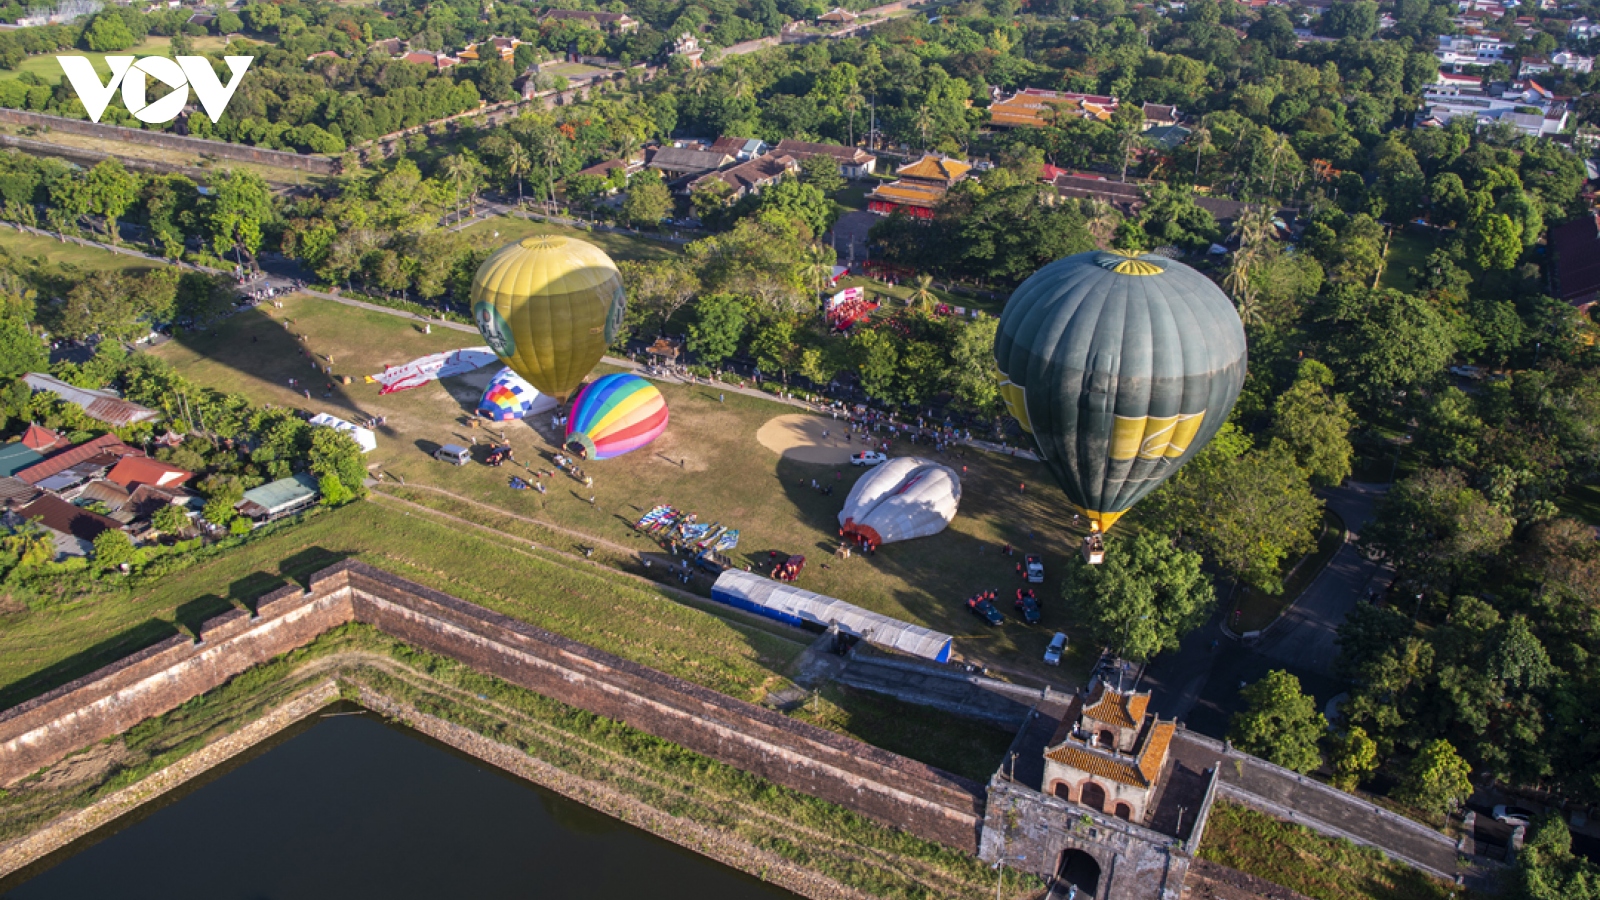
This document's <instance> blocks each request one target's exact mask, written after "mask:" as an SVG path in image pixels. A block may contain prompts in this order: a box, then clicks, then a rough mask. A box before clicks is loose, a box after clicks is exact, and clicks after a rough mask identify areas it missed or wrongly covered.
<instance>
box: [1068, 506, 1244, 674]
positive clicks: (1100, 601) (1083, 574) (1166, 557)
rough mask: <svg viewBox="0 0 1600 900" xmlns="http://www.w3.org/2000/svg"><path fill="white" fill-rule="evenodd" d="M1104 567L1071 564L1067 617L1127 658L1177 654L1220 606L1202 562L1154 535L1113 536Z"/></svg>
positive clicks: (1108, 546) (1092, 637)
mask: <svg viewBox="0 0 1600 900" xmlns="http://www.w3.org/2000/svg"><path fill="white" fill-rule="evenodd" d="M1106 544H1107V547H1106V555H1105V562H1104V563H1103V564H1102V565H1098V566H1091V565H1087V564H1079V563H1076V562H1074V563H1069V564H1068V566H1067V571H1066V575H1065V578H1064V580H1063V582H1062V586H1061V596H1062V598H1063V599H1064V600H1065V601H1066V604H1067V611H1068V615H1069V616H1071V618H1072V621H1073V622H1075V623H1077V625H1078V627H1079V628H1080V629H1082V630H1083V632H1084V633H1085V634H1087V636H1088V637H1089V638H1090V639H1092V640H1093V641H1095V642H1096V643H1098V644H1103V645H1105V646H1108V647H1113V648H1116V650H1117V652H1118V653H1119V654H1120V655H1122V656H1123V657H1124V658H1126V659H1133V660H1147V659H1149V658H1151V657H1152V656H1155V655H1156V654H1158V653H1161V652H1162V651H1165V650H1175V649H1177V646H1178V642H1179V641H1181V640H1182V639H1183V637H1184V635H1186V634H1188V633H1189V632H1191V631H1193V630H1194V629H1196V628H1198V627H1200V625H1201V624H1203V623H1204V622H1205V620H1206V618H1207V617H1208V616H1210V615H1211V608H1212V605H1213V603H1214V601H1215V594H1214V593H1213V591H1212V587H1211V579H1210V578H1208V577H1207V576H1206V575H1205V573H1203V572H1201V571H1200V555H1199V554H1197V553H1193V552H1191V551H1188V550H1182V549H1179V548H1177V547H1174V546H1173V545H1172V542H1171V541H1169V540H1168V539H1167V538H1165V537H1163V536H1161V535H1159V534H1156V533H1154V532H1150V531H1143V532H1139V533H1138V534H1136V535H1134V536H1133V537H1132V538H1128V537H1124V536H1120V535H1119V536H1115V537H1111V536H1108V537H1107V538H1106Z"/></svg>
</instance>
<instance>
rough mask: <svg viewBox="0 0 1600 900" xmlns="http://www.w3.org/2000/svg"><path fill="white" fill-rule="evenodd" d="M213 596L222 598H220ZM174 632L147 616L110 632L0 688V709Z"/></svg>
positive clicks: (169, 624) (165, 622)
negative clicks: (92, 644) (134, 623)
mask: <svg viewBox="0 0 1600 900" xmlns="http://www.w3.org/2000/svg"><path fill="white" fill-rule="evenodd" d="M216 599H217V600H221V598H216ZM221 602H222V603H223V604H224V607H223V608H226V606H225V604H226V601H221ZM175 634H178V629H177V628H175V627H174V626H173V624H172V623H171V622H168V621H165V620H163V619H155V618H151V619H146V620H144V621H143V622H140V623H139V624H138V625H135V626H133V627H132V628H129V629H126V630H124V631H122V632H120V633H118V634H115V635H112V636H111V637H108V638H106V639H105V640H103V641H101V642H100V643H98V644H95V645H94V646H92V647H88V648H86V649H84V650H82V651H80V652H78V653H74V654H73V655H72V656H69V657H67V658H66V659H63V660H61V661H60V662H58V663H56V664H55V665H52V666H49V667H46V668H44V669H40V670H39V671H37V672H35V673H33V674H32V675H29V676H27V677H26V678H22V679H19V680H18V681H15V682H12V683H11V684H8V685H6V686H4V687H0V709H10V708H11V707H13V706H16V705H17V704H19V703H22V702H24V701H26V700H29V699H32V698H34V697H37V696H39V695H40V694H43V693H47V692H49V691H53V690H55V689H56V688H58V687H60V686H62V685H64V684H66V683H68V682H70V681H73V680H75V679H78V678H82V677H83V676H85V675H88V674H89V673H91V672H93V671H95V670H96V669H99V668H101V667H103V666H106V665H108V664H110V663H113V662H115V661H117V660H119V659H121V658H122V657H124V656H128V655H129V654H132V653H137V652H138V651H140V650H143V649H144V648H146V647H149V646H151V645H152V644H157V643H160V642H161V641H164V640H166V639H167V638H169V637H172V636H173V635H175Z"/></svg>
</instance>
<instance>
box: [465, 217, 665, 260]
mask: <svg viewBox="0 0 1600 900" xmlns="http://www.w3.org/2000/svg"><path fill="white" fill-rule="evenodd" d="M495 232H499V237H493V235H494V234H495ZM462 233H464V234H468V235H480V234H481V235H486V236H490V237H491V238H492V240H494V241H496V242H498V243H500V244H509V243H511V242H512V241H517V240H521V239H522V238H525V237H527V236H528V235H531V234H564V235H566V236H567V237H575V238H578V239H580V240H585V241H588V242H589V243H591V244H594V245H595V246H597V247H599V248H600V249H602V250H604V251H606V253H608V254H610V256H611V258H612V259H619V260H620V259H665V258H667V257H669V256H676V255H678V254H679V253H682V252H683V251H682V250H681V249H680V248H679V246H678V245H677V244H670V243H667V242H666V241H652V240H650V239H649V238H642V237H636V236H634V235H631V234H612V233H611V232H608V231H583V230H579V229H577V228H568V227H567V226H565V225H552V224H550V223H548V222H532V221H529V220H527V219H524V218H521V217H520V216H497V217H495V218H493V219H488V220H486V221H483V222H479V223H477V224H475V225H471V226H469V227H467V228H464V229H462Z"/></svg>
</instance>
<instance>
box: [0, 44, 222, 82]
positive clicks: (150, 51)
mask: <svg viewBox="0 0 1600 900" xmlns="http://www.w3.org/2000/svg"><path fill="white" fill-rule="evenodd" d="M190 40H192V41H193V42H194V49H195V52H196V53H215V52H217V51H219V50H222V49H223V48H225V47H227V46H228V42H227V41H226V40H224V39H223V38H220V37H213V36H211V35H205V36H202V37H197V38H190ZM171 48H172V38H169V37H162V36H159V35H150V36H149V37H146V38H145V39H144V40H143V41H140V42H139V43H137V44H135V45H133V46H132V47H130V48H129V49H127V50H119V51H117V52H115V53H111V54H106V53H94V52H92V51H88V50H73V51H72V52H73V53H74V54H75V55H79V56H87V57H88V58H89V61H90V62H92V63H94V70H95V71H96V72H98V73H100V77H101V78H102V79H103V78H105V77H106V76H107V75H108V74H110V72H111V67H110V66H107V65H106V56H108V55H110V56H167V55H169V53H170V52H171ZM24 72H29V73H32V74H34V75H37V76H39V77H40V78H41V79H43V80H44V81H45V82H46V83H50V84H53V83H55V82H58V81H60V80H61V79H62V77H63V76H62V74H61V64H60V63H58V62H56V54H53V53H42V54H39V55H37V56H30V57H28V58H27V59H24V60H23V61H22V62H20V63H18V64H17V67H16V68H15V69H0V80H3V79H7V78H17V77H19V76H21V75H22V73H24Z"/></svg>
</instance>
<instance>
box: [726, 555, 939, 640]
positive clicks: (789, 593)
mask: <svg viewBox="0 0 1600 900" xmlns="http://www.w3.org/2000/svg"><path fill="white" fill-rule="evenodd" d="M711 599H713V600H716V601H718V602H721V603H726V604H728V605H729V606H734V607H738V608H739V609H743V610H748V611H750V612H753V613H756V614H758V615H762V616H766V617H767V618H770V619H777V620H778V621H780V622H787V623H789V624H790V625H804V624H807V623H809V624H812V625H820V626H822V627H823V628H827V627H828V626H830V625H837V626H838V627H839V630H840V631H842V632H844V633H845V634H849V635H854V636H855V637H858V638H861V639H862V640H865V641H867V642H868V643H871V644H877V645H878V646H880V647H886V648H888V649H890V650H898V651H900V652H901V653H909V654H911V655H912V656H920V657H922V658H923V659H931V660H933V661H934V662H949V661H950V635H948V634H940V633H939V632H937V631H933V630H932V629H928V628H923V627H922V626H920V625H912V624H911V623H909V622H902V621H900V620H899V619H891V618H889V617H888V616H883V615H879V614H878V613H875V612H870V611H868V610H865V609H862V608H861V607H859V606H853V605H851V604H849V603H846V602H844V601H843V600H836V599H834V598H832V597H824V596H823V595H821V594H817V593H813V592H811V591H808V590H804V589H802V588H797V587H795V586H794V585H792V584H785V583H783V582H781V581H773V580H772V579H770V578H765V577H763V576H760V575H755V574H752V573H750V572H743V571H740V570H739V569H729V570H727V571H726V572H723V573H722V574H721V575H719V576H717V581H716V583H715V584H713V585H712V586H711Z"/></svg>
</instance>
